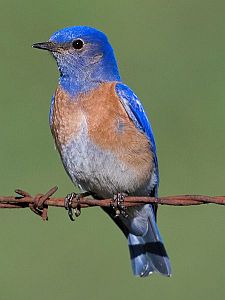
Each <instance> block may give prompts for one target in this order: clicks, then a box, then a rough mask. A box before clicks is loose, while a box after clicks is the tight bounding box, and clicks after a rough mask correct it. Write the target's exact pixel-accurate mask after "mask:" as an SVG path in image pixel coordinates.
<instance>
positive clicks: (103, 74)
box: [33, 26, 120, 95]
mask: <svg viewBox="0 0 225 300" xmlns="http://www.w3.org/2000/svg"><path fill="white" fill-rule="evenodd" d="M33 47H34V48H39V49H43V50H48V51H50V52H51V53H52V55H53V56H54V58H55V59H56V61H57V65H58V69H59V72H60V80H59V84H60V85H61V86H62V88H64V89H65V90H66V91H67V92H69V93H70V94H72V95H75V94H76V93H79V92H84V91H88V90H91V89H93V88H95V87H97V86H98V85H99V84H100V83H102V82H108V81H120V75H119V71H118V68H117V63H116V59H115V56H114V52H113V49H112V47H111V45H110V43H109V41H108V39H107V37H106V35H105V34H104V33H102V32H101V31H99V30H97V29H95V28H91V27H87V26H74V27H68V28H64V29H61V30H59V31H57V32H55V33H54V34H53V35H52V36H51V37H50V39H49V40H48V41H47V42H43V43H36V44H34V45H33Z"/></svg>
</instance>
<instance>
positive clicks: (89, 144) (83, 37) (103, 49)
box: [33, 26, 171, 277]
mask: <svg viewBox="0 0 225 300" xmlns="http://www.w3.org/2000/svg"><path fill="white" fill-rule="evenodd" d="M33 47H35V48H40V49H44V50H48V51H50V52H51V53H52V55H53V57H54V58H55V59H56V62H57V65H58V69H59V73H60V77H59V84H58V87H57V89H56V91H55V94H54V96H53V97H52V102H51V108H50V115H49V120H50V127H51V131H52V134H53V136H54V139H55V143H56V147H57V149H58V151H59V153H60V156H61V159H62V162H63V165H64V167H65V170H66V172H67V173H68V175H69V176H70V178H71V180H72V181H73V183H74V184H76V185H78V186H79V187H80V188H81V189H82V190H84V191H86V192H89V193H90V194H91V195H92V196H93V197H95V198H97V199H103V198H110V197H114V196H115V195H118V197H119V195H121V194H127V195H131V196H157V191H158V185H159V172H158V162H157V154H156V146H155V141H154V137H153V132H152V128H151V125H150V122H149V120H148V118H147V116H146V114H145V111H144V109H143V106H142V104H141V102H140V100H139V99H138V97H137V96H136V95H135V94H134V93H133V91H132V90H131V89H130V88H129V87H128V86H126V85H125V84H124V83H122V81H121V78H120V74H119V70H118V67H117V62H116V59H115V56H114V52H113V49H112V47H111V45H110V43H109V41H108V39H107V37H106V35H105V34H104V33H102V32H100V31H98V30H96V29H94V28H91V27H87V26H74V27H69V28H64V29H62V30H59V31H57V32H55V33H54V34H53V35H52V36H51V37H50V39H49V41H47V42H43V43H36V44H34V45H33ZM104 210H105V211H106V212H107V213H108V214H109V215H110V216H111V218H112V219H113V220H114V221H115V223H116V224H117V225H118V226H119V228H120V229H121V230H122V232H123V233H124V235H125V236H126V238H127V239H128V245H129V250H130V257H131V263H132V269H133V273H134V275H136V276H141V277H145V276H148V275H150V274H152V273H153V272H159V273H161V274H163V275H166V276H170V275H171V267H170V261H169V258H168V255H167V253H166V250H165V247H164V245H163V241H162V238H161V236H160V233H159V230H158V227H157V224H156V210H157V205H150V204H147V205H143V206H138V207H130V208H127V214H128V216H127V217H126V216H124V214H120V215H119V216H117V217H116V218H115V217H114V215H115V212H114V211H113V208H112V207H111V208H105V209H104Z"/></svg>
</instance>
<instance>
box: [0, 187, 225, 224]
mask: <svg viewBox="0 0 225 300" xmlns="http://www.w3.org/2000/svg"><path fill="white" fill-rule="evenodd" d="M57 189H58V188H57V187H56V186H55V187H53V188H51V189H50V190H49V191H48V192H47V193H45V194H40V193H39V194H37V195H36V196H31V195H30V194H29V193H28V192H26V191H23V190H21V189H16V190H15V192H16V193H17V196H0V208H25V207H29V208H30V209H31V210H32V211H33V212H35V213H36V214H38V215H39V216H41V218H42V219H43V220H47V219H48V207H49V206H54V207H65V203H64V201H65V198H53V197H51V196H52V195H53V194H54V193H55V192H56V191H57ZM112 201H113V200H112V199H103V200H97V199H91V198H86V197H82V198H80V199H79V202H78V201H77V200H76V199H74V200H73V201H72V204H71V207H72V208H74V209H76V208H77V205H78V203H79V207H80V208H87V207H93V206H101V207H109V206H112ZM147 203H157V204H160V205H173V206H190V205H201V204H209V203H213V204H219V205H225V196H214V197H213V196H204V195H176V196H165V197H158V198H155V197H125V199H124V205H125V206H126V207H131V206H138V205H143V204H147Z"/></svg>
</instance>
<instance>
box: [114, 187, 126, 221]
mask: <svg viewBox="0 0 225 300" xmlns="http://www.w3.org/2000/svg"><path fill="white" fill-rule="evenodd" d="M126 196H127V194H126V193H118V194H115V195H114V196H113V200H112V202H111V207H112V208H113V210H114V211H115V217H118V216H120V215H121V216H123V217H124V218H127V217H128V214H127V207H126V206H125V204H124V199H125V197H126Z"/></svg>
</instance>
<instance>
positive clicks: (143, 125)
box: [115, 83, 159, 188]
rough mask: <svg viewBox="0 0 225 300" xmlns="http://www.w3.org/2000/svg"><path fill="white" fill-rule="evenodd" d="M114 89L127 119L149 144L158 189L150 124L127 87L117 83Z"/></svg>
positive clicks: (138, 101)
mask: <svg viewBox="0 0 225 300" xmlns="http://www.w3.org/2000/svg"><path fill="white" fill-rule="evenodd" d="M115 89H116V93H117V95H118V96H119V99H120V101H121V103H122V104H123V106H124V108H125V110H126V112H127V113H128V115H129V117H130V118H131V119H132V121H133V122H134V124H135V126H136V127H137V128H138V129H139V130H140V131H142V132H143V133H144V134H145V135H146V136H147V138H148V140H149V142H150V147H151V150H152V153H153V155H154V164H155V174H156V177H157V187H156V188H158V184H159V169H158V160H157V153H156V145H155V140H154V136H153V131H152V128H151V124H150V122H149V120H148V117H147V115H146V113H145V111H144V108H143V106H142V104H141V102H140V100H139V99H138V97H137V96H136V95H135V94H134V92H133V91H132V90H131V89H130V88H129V87H128V86H126V85H125V84H122V83H117V84H116V87H115Z"/></svg>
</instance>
